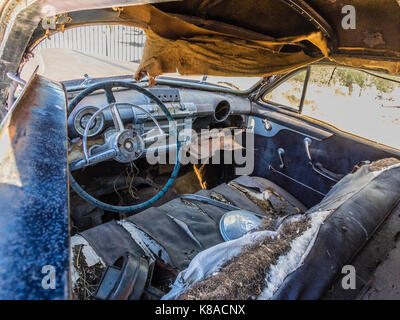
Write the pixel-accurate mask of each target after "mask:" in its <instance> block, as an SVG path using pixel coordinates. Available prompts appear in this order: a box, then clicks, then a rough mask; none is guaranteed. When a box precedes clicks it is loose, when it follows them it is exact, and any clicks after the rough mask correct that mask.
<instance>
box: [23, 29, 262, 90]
mask: <svg viewBox="0 0 400 320" xmlns="http://www.w3.org/2000/svg"><path fill="white" fill-rule="evenodd" d="M145 40H146V35H145V33H144V32H143V30H142V29H140V28H134V27H127V26H120V25H96V26H84V27H78V28H74V29H69V30H65V31H64V32H63V33H62V32H59V33H55V34H53V35H51V36H50V37H49V39H44V40H43V41H42V42H40V43H39V45H37V46H36V47H35V48H34V50H33V54H34V57H33V58H32V59H31V60H29V61H28V62H27V64H26V65H25V66H24V68H23V71H22V73H21V77H22V78H23V79H24V80H27V79H29V77H30V75H31V74H32V73H33V71H34V70H35V69H36V67H37V66H39V71H38V72H39V74H41V75H43V76H45V77H47V78H49V79H52V80H54V81H67V80H76V79H84V78H85V74H86V75H88V77H89V78H93V79H94V78H105V77H110V76H125V75H132V74H134V73H135V72H136V70H137V68H138V66H139V62H140V60H141V58H142V55H143V49H144V43H145ZM163 77H173V78H178V79H182V80H192V81H193V80H194V81H198V82H202V81H203V82H204V80H205V82H207V83H211V84H215V85H219V86H223V87H227V88H231V89H235V90H241V91H242V90H246V89H249V88H251V87H252V86H253V85H255V84H256V83H257V82H258V81H259V80H260V79H261V78H260V77H216V76H207V78H205V77H204V76H203V75H197V76H182V75H180V74H178V73H174V74H164V75H163Z"/></svg>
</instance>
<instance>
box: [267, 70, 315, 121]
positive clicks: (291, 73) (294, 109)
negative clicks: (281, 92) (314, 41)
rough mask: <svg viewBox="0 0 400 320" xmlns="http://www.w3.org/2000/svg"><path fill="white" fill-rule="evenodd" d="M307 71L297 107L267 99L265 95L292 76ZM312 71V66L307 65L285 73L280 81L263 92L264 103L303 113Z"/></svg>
mask: <svg viewBox="0 0 400 320" xmlns="http://www.w3.org/2000/svg"><path fill="white" fill-rule="evenodd" d="M303 71H306V77H305V79H304V82H303V88H302V92H301V98H300V104H299V106H298V107H297V108H293V107H289V106H286V105H284V104H280V103H278V102H274V101H271V100H266V99H265V98H264V97H265V96H266V95H267V94H268V93H270V92H272V91H273V90H275V89H276V88H277V87H279V86H280V85H281V84H283V83H284V82H286V81H288V80H289V79H290V78H292V77H294V76H296V75H297V74H299V73H300V72H303ZM310 73H311V67H310V66H307V67H302V68H299V69H296V70H294V71H292V72H289V73H287V74H286V75H284V76H283V77H282V78H280V79H279V80H278V81H276V82H275V83H274V84H273V85H272V86H270V87H268V88H267V89H266V90H265V91H264V92H263V93H262V94H261V101H262V102H264V103H267V104H269V105H272V106H274V107H277V108H280V109H284V110H287V111H290V112H293V113H296V114H301V112H302V110H303V105H304V100H305V97H306V94H307V87H308V82H309V79H310Z"/></svg>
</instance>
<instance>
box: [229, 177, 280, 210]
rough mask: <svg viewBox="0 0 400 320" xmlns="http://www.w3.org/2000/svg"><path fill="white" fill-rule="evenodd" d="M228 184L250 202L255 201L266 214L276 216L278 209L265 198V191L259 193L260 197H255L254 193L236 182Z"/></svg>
mask: <svg viewBox="0 0 400 320" xmlns="http://www.w3.org/2000/svg"><path fill="white" fill-rule="evenodd" d="M229 186H230V187H232V188H235V189H236V190H238V191H239V192H241V193H242V194H244V195H245V196H246V197H247V198H248V199H249V200H250V201H251V202H253V203H255V204H256V205H257V206H258V207H259V208H260V209H261V210H263V211H264V212H265V213H266V214H267V215H272V216H276V215H277V213H278V211H280V210H277V208H274V207H273V206H272V204H271V202H270V201H269V200H268V199H266V198H265V192H263V193H260V194H259V196H260V197H257V196H256V194H255V193H253V192H250V191H249V190H247V189H246V188H245V187H242V186H240V185H238V184H236V183H230V184H229Z"/></svg>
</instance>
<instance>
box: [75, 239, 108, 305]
mask: <svg viewBox="0 0 400 320" xmlns="http://www.w3.org/2000/svg"><path fill="white" fill-rule="evenodd" d="M83 246H84V245H77V246H75V247H74V248H73V263H74V268H75V270H76V271H77V273H78V275H79V278H78V279H77V281H76V283H75V286H74V287H73V292H74V295H75V299H77V300H93V299H94V295H95V292H96V290H97V287H98V285H99V284H100V280H101V277H102V275H103V271H104V266H103V265H102V264H101V263H100V262H98V263H96V264H94V265H93V266H91V267H89V266H88V265H87V263H86V260H85V256H84V255H83V253H82V248H83Z"/></svg>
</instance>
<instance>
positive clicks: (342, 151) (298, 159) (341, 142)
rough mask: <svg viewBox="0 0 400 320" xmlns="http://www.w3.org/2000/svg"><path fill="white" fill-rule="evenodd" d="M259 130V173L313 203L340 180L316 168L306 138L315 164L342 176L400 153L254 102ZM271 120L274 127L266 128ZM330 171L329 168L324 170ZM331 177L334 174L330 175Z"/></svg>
mask: <svg viewBox="0 0 400 320" xmlns="http://www.w3.org/2000/svg"><path fill="white" fill-rule="evenodd" d="M252 114H253V119H254V121H253V122H252V123H253V124H254V133H255V141H254V148H255V159H257V160H256V162H255V170H254V175H256V176H260V177H264V178H266V179H269V180H271V181H273V182H275V183H277V184H278V185H280V186H281V187H283V188H284V189H285V190H287V191H288V192H289V193H291V194H292V195H293V196H295V197H296V198H298V199H299V200H300V201H302V202H303V203H304V204H305V205H306V206H307V207H311V206H313V205H315V204H317V203H318V202H320V201H321V200H322V198H323V197H324V195H325V194H326V193H328V192H329V190H330V189H331V188H332V186H333V185H335V184H336V182H335V181H333V180H331V179H329V178H327V177H326V176H323V175H321V174H319V173H317V172H316V171H315V170H313V168H312V165H311V164H310V160H309V158H308V156H307V151H306V147H305V139H306V138H308V139H310V142H311V144H310V146H309V152H310V155H311V158H312V161H313V163H314V164H315V163H319V164H321V165H322V169H326V170H328V171H325V172H327V173H329V172H332V173H333V174H337V175H338V176H344V175H346V174H348V173H350V172H351V171H352V170H353V168H354V166H355V165H357V164H358V163H360V162H361V161H366V160H369V161H375V160H379V159H382V158H389V157H395V158H399V159H400V154H399V152H397V151H396V150H395V149H390V148H385V147H382V146H379V145H377V144H375V143H370V142H369V141H367V140H365V141H363V139H359V138H356V137H354V136H351V135H346V134H344V133H339V132H337V131H336V130H329V129H326V128H321V127H320V126H318V125H313V124H310V123H309V122H307V121H305V120H303V119H300V118H299V117H296V116H290V115H284V114H282V113H279V112H277V111H271V110H268V109H266V108H264V107H262V106H260V105H255V104H254V105H253V113H252ZM264 119H268V120H269V121H268V123H269V125H270V126H271V129H270V130H269V131H268V130H266V128H265V123H264V122H263V120H264ZM279 149H283V150H284V155H283V160H284V167H283V168H282V167H281V164H282V162H281V159H280V156H279V153H278V150H279ZM322 173H324V172H322ZM328 176H329V174H328Z"/></svg>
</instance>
